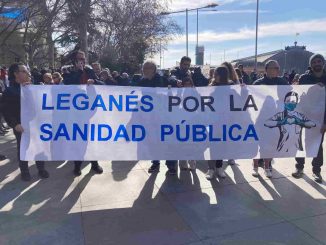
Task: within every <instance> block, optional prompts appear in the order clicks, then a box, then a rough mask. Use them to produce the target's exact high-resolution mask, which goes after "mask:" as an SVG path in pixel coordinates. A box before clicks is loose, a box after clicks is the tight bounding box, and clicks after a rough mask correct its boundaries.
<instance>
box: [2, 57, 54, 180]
mask: <svg viewBox="0 0 326 245" xmlns="http://www.w3.org/2000/svg"><path fill="white" fill-rule="evenodd" d="M9 81H10V86H9V88H8V89H6V91H5V92H4V94H3V104H4V110H3V115H4V118H5V120H6V122H7V124H8V125H9V126H10V127H11V128H13V131H14V135H15V137H16V140H17V156H18V159H19V168H20V172H21V178H22V180H23V181H30V180H31V175H30V173H29V169H28V162H27V161H22V160H20V141H21V136H22V134H23V133H24V129H23V127H22V125H21V122H20V120H21V118H20V100H21V98H20V86H21V85H23V86H25V85H28V84H31V74H30V72H29V71H28V70H27V67H26V66H25V65H24V64H22V63H15V64H12V65H11V66H10V67H9ZM36 167H37V169H38V174H39V176H40V177H41V178H44V179H45V178H48V177H49V173H48V172H47V171H46V170H45V167H44V162H43V161H36Z"/></svg>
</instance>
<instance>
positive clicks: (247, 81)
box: [0, 51, 326, 183]
mask: <svg viewBox="0 0 326 245" xmlns="http://www.w3.org/2000/svg"><path fill="white" fill-rule="evenodd" d="M324 66H325V59H324V57H323V56H322V55H320V54H315V55H313V56H312V57H311V58H310V67H309V68H308V69H307V72H306V73H305V74H302V75H299V74H296V72H295V71H292V72H291V74H290V75H288V74H284V76H283V77H280V66H279V64H278V62H277V61H275V60H270V61H268V62H267V63H266V64H265V73H264V74H263V76H259V75H258V74H257V73H256V72H255V71H253V72H252V73H251V74H250V75H248V74H247V73H246V72H245V71H244V67H243V65H241V64H239V65H238V66H237V67H234V66H233V65H232V64H231V63H229V62H224V63H222V64H221V65H220V66H219V67H217V68H216V69H211V70H210V74H209V77H205V76H204V75H203V74H202V71H201V68H200V67H195V68H191V59H190V58H189V57H186V56H185V57H182V59H181V61H180V66H179V67H177V68H176V69H175V70H171V71H165V72H164V74H160V73H159V71H158V70H157V65H156V64H155V62H153V61H146V62H145V63H144V64H143V66H142V74H135V75H133V76H132V77H130V76H129V74H127V73H121V74H120V73H119V72H117V71H112V72H111V71H110V70H109V69H108V68H102V67H101V64H100V63H93V64H92V65H91V66H88V65H86V57H85V53H84V52H82V51H75V52H74V53H73V54H72V55H71V65H70V66H64V67H62V68H61V69H60V70H45V69H43V70H41V71H39V70H38V69H36V68H34V69H32V70H31V71H29V69H28V68H27V67H26V66H25V65H24V64H22V63H15V64H12V65H11V66H10V67H9V69H8V71H7V68H5V67H3V68H2V69H1V76H0V95H1V103H0V135H5V134H6V133H8V129H9V127H10V128H13V132H14V135H15V137H16V140H17V154H18V159H20V157H19V151H20V140H21V135H22V133H23V132H24V129H23V127H22V125H21V122H20V86H21V85H26V84H37V85H79V84H88V85H90V84H95V85H103V86H105V85H109V86H112V85H114V86H138V87H179V88H180V87H205V86H230V85H239V86H245V85H290V84H293V85H302V84H319V85H321V86H325V84H326V71H325V69H324ZM325 122H326V116H325V121H324V123H325ZM325 129H326V128H325V125H324V126H323V128H322V129H321V134H322V135H324V133H325ZM322 143H323V140H322V142H321V144H320V148H319V152H318V156H317V157H316V158H314V159H313V161H312V165H313V178H314V179H315V181H316V182H319V183H321V182H322V176H321V174H320V172H321V166H322V165H323V148H322ZM0 150H1V149H0ZM1 153H3V152H1ZM3 154H4V153H3ZM5 158H6V157H5V156H4V155H1V156H0V161H1V160H3V159H5ZM271 161H272V159H254V160H253V173H252V174H253V176H255V177H258V176H259V171H258V167H259V166H262V167H263V168H264V174H265V175H266V176H267V177H269V178H271V177H272V165H271ZM296 162H297V164H296V170H295V172H294V173H293V174H292V175H293V177H295V178H301V177H302V176H303V169H304V164H305V159H304V158H296ZM91 164H92V167H91V169H92V170H93V171H94V172H95V173H97V174H101V173H102V172H103V169H102V167H101V166H100V165H99V163H98V162H97V161H91ZM228 164H230V165H232V164H235V161H234V160H233V159H228ZM81 165H82V161H75V162H74V171H73V172H74V174H75V176H79V175H81ZM166 165H167V167H168V171H167V174H168V175H176V174H177V167H178V160H169V161H166ZM207 165H208V166H207V173H206V178H207V179H208V180H212V179H214V178H215V177H217V176H218V177H220V178H225V177H226V175H225V172H224V170H223V159H216V160H209V161H208V163H207ZM36 166H37V168H38V173H39V176H40V177H41V178H48V177H49V173H48V172H47V171H46V169H45V163H44V162H41V161H37V162H36ZM19 168H20V171H21V178H22V179H23V180H24V181H29V180H31V175H30V173H29V168H28V162H25V161H21V160H19ZM159 169H160V161H159V160H153V161H152V165H151V166H150V168H149V169H148V172H149V173H156V172H159ZM187 169H190V170H195V169H196V161H187V162H183V161H182V162H181V161H180V170H181V171H182V170H187Z"/></svg>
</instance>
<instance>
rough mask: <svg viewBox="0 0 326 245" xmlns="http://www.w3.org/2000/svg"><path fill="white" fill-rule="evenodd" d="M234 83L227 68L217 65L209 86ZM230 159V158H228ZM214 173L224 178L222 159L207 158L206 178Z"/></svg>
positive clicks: (211, 176) (210, 177)
mask: <svg viewBox="0 0 326 245" xmlns="http://www.w3.org/2000/svg"><path fill="white" fill-rule="evenodd" d="M230 85H235V82H233V81H231V80H230V79H229V70H228V69H227V68H226V67H225V66H219V67H217V68H216V69H215V72H214V79H213V80H212V81H211V83H210V84H209V86H230ZM229 161H230V160H229ZM215 173H216V175H217V176H218V177H220V178H225V177H226V175H225V172H224V169H223V160H209V161H208V170H207V173H206V179H208V180H212V179H213V178H214V176H215Z"/></svg>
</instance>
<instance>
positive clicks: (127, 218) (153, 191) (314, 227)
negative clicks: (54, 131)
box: [0, 135, 326, 245]
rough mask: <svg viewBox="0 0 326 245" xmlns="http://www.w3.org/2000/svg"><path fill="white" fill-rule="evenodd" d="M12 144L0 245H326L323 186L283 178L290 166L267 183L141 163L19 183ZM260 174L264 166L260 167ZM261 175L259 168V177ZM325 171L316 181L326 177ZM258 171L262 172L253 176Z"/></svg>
mask: <svg viewBox="0 0 326 245" xmlns="http://www.w3.org/2000/svg"><path fill="white" fill-rule="evenodd" d="M15 150H16V149H15V141H14V138H13V137H12V135H9V136H7V137H5V138H3V137H2V138H0V153H5V154H6V155H7V156H9V158H10V160H5V161H2V162H0V244H1V245H5V244H28V245H30V244H32V245H36V244H47V245H48V244H56V245H57V244H69V245H73V244H96V245H97V244H114V245H118V244H122V245H127V244H133V245H135V244H140V245H146V244H151V245H152V244H153V245H158V244H169V245H174V244H192V245H204V244H205V245H207V244H250V245H252V244H304V245H308V244H326V201H325V199H326V186H325V182H324V183H323V184H317V183H314V181H313V180H312V179H311V165H310V162H308V163H307V168H306V176H305V177H304V178H303V179H300V180H296V179H293V178H292V177H290V175H291V172H292V170H293V168H294V160H293V159H283V160H276V162H275V164H274V171H273V173H274V178H273V179H271V180H267V179H266V178H264V176H263V174H262V178H259V179H256V178H254V177H252V176H251V162H250V161H237V164H236V166H232V167H230V166H227V167H226V172H227V175H228V177H227V179H225V180H218V179H217V180H216V181H213V182H209V181H207V180H206V179H205V176H204V172H205V171H206V167H207V166H206V163H205V162H200V163H199V166H198V169H197V171H196V173H191V172H189V171H182V172H181V173H179V175H178V177H167V178H166V177H165V171H166V167H165V166H164V165H163V164H162V166H161V172H160V173H158V174H157V175H149V174H148V173H147V168H148V166H149V165H150V163H149V162H143V161H141V162H101V165H102V166H103V168H104V174H102V175H92V173H89V170H90V166H89V165H85V168H84V169H83V174H82V176H81V177H79V178H74V177H73V176H72V168H73V165H72V164H71V163H70V162H68V163H63V162H58V163H48V164H47V167H48V170H49V171H50V174H51V177H50V179H48V180H39V179H38V178H37V174H36V169H35V166H32V167H31V173H32V177H33V181H32V182H30V183H24V182H22V181H21V180H20V176H19V170H18V168H17V160H16V157H15V155H16V151H15ZM261 170H262V169H261ZM261 170H260V171H261ZM325 170H326V167H324V168H323V175H324V177H326V171H325ZM261 173H263V171H261Z"/></svg>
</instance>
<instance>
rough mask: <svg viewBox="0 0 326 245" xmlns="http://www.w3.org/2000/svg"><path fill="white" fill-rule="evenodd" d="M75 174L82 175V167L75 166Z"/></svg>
mask: <svg viewBox="0 0 326 245" xmlns="http://www.w3.org/2000/svg"><path fill="white" fill-rule="evenodd" d="M74 175H75V176H80V175H81V170H80V168H74Z"/></svg>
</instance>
